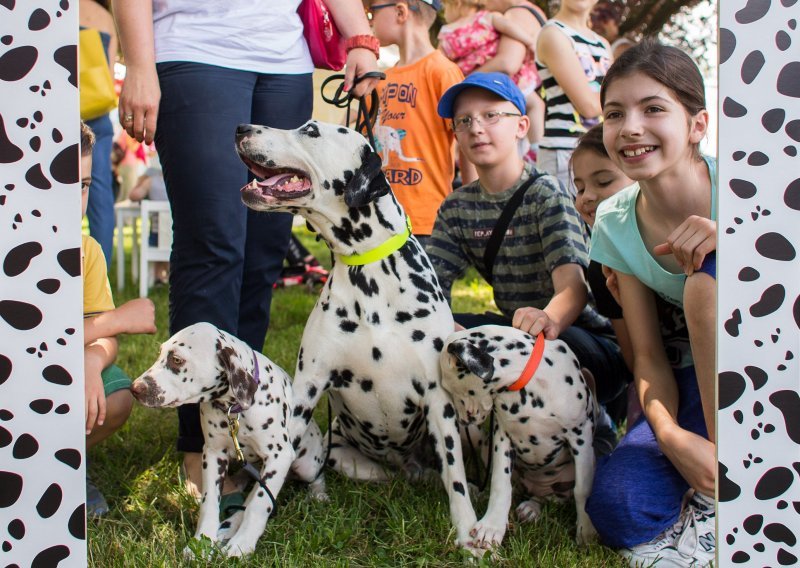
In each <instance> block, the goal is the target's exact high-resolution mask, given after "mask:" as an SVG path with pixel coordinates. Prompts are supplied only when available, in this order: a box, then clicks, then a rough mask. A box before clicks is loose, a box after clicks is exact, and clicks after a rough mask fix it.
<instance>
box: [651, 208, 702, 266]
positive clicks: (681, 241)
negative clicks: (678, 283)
mask: <svg viewBox="0 0 800 568" xmlns="http://www.w3.org/2000/svg"><path fill="white" fill-rule="evenodd" d="M715 250H717V223H716V221H712V220H711V219H707V218H706V217H700V216H698V215H691V216H690V217H689V218H688V219H686V220H685V221H684V222H683V223H681V224H680V225H679V226H678V228H677V229H675V230H674V231H672V232H671V233H670V234H669V236H668V237H667V242H666V243H662V244H660V245H656V246H655V247H654V248H653V254H656V255H665V254H670V253H671V254H673V255H675V258H676V259H677V261H678V264H679V265H680V266H681V268H682V269H683V271H684V272H685V273H686V275H687V276H691V275H692V274H693V273H694V271H695V270H700V267H701V266H702V265H703V259H705V257H706V255H707V254H708V253H710V252H712V251H715Z"/></svg>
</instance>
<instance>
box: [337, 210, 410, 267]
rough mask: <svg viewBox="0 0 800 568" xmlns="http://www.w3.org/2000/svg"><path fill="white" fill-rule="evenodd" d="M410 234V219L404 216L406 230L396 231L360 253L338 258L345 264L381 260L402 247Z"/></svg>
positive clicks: (357, 264) (355, 264)
mask: <svg viewBox="0 0 800 568" xmlns="http://www.w3.org/2000/svg"><path fill="white" fill-rule="evenodd" d="M410 236H411V219H410V218H409V217H408V216H406V230H405V231H403V232H402V233H398V234H396V235H394V236H393V237H389V238H388V239H386V240H385V241H383V242H382V243H381V244H379V245H378V246H376V247H375V248H374V249H372V250H368V251H367V252H362V253H361V254H348V255H340V256H339V257H338V258H339V260H341V261H342V262H344V263H345V264H346V265H347V266H363V265H365V264H371V263H373V262H378V261H379V260H383V259H384V258H386V257H387V256H389V255H390V254H392V253H394V252H397V251H398V250H400V248H402V246H403V245H404V244H406V242H408V238H409V237H410Z"/></svg>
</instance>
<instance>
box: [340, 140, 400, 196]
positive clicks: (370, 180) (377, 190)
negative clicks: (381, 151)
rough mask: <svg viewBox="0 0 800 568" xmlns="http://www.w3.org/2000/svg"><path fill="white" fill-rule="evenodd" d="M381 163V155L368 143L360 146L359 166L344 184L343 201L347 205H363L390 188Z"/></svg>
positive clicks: (384, 193)
mask: <svg viewBox="0 0 800 568" xmlns="http://www.w3.org/2000/svg"><path fill="white" fill-rule="evenodd" d="M381 165H382V162H381V157H380V156H379V155H378V154H377V153H376V152H375V151H373V150H372V148H371V147H370V146H369V144H364V146H363V147H362V148H361V166H360V167H359V168H358V169H357V170H356V171H355V173H354V174H353V177H352V178H350V181H349V182H347V185H345V186H344V202H345V203H347V206H348V207H363V206H364V205H366V204H367V203H371V202H373V201H375V200H376V199H378V198H379V197H381V196H382V195H386V194H387V193H389V192H390V191H391V190H392V188H391V187H389V182H388V181H386V176H385V175H384V174H383V170H381Z"/></svg>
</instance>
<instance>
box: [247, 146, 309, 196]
mask: <svg viewBox="0 0 800 568" xmlns="http://www.w3.org/2000/svg"><path fill="white" fill-rule="evenodd" d="M242 160H243V161H244V163H245V164H246V165H247V167H248V169H249V170H250V171H251V172H253V173H254V174H255V176H256V179H254V180H253V181H251V182H250V183H248V184H247V185H246V186H244V187H243V188H242V193H249V194H253V195H254V196H257V197H273V198H275V199H280V200H285V199H297V198H298V197H303V196H304V195H308V194H309V193H310V192H311V180H310V179H309V177H308V175H306V173H305V172H302V171H300V170H293V169H291V168H277V169H270V168H265V167H263V166H260V165H258V164H256V163H255V162H253V161H251V160H248V159H247V158H245V157H244V156H242Z"/></svg>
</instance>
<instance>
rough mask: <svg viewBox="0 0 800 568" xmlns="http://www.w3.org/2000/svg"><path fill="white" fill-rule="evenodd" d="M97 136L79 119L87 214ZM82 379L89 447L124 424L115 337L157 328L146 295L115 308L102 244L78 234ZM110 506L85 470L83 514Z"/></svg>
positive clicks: (127, 403) (126, 393) (126, 392)
mask: <svg viewBox="0 0 800 568" xmlns="http://www.w3.org/2000/svg"><path fill="white" fill-rule="evenodd" d="M94 143H95V137H94V133H93V132H92V130H91V128H89V127H88V126H87V125H86V124H85V123H83V122H81V211H82V214H83V215H86V207H87V205H88V201H89V186H90V185H91V183H92V174H91V172H92V149H93V148H94ZM81 261H82V262H81V268H82V276H83V318H84V319H83V342H84V354H83V361H84V374H85V377H84V383H85V387H84V388H85V391H86V449H87V450H90V449H91V448H93V447H94V446H95V445H97V444H99V443H100V442H102V441H103V440H105V439H106V438H108V437H109V436H110V435H111V434H113V433H114V432H115V431H117V430H118V429H119V428H121V427H122V425H123V424H125V421H126V420H127V419H128V415H129V414H130V412H131V406H132V404H133V398H132V397H131V393H130V386H131V381H130V379H129V378H128V376H127V375H126V374H125V373H124V372H123V371H122V369H120V368H119V367H117V366H116V365H114V360H115V359H116V358H117V338H116V336H117V335H119V334H121V333H155V332H156V325H155V308H154V306H153V302H151V301H150V300H148V299H147V298H137V299H135V300H131V301H129V302H126V303H125V304H123V305H121V306H120V307H118V308H114V300H113V298H112V297H111V286H109V283H108V276H107V275H106V273H107V270H106V260H105V257H104V256H103V252H102V250H101V249H100V245H99V244H98V243H97V241H96V240H94V239H93V238H92V237H90V236H88V235H82V240H81ZM107 512H108V503H106V500H105V497H103V494H102V493H101V492H100V490H99V489H98V488H97V486H96V485H95V484H94V483H93V482H92V480H91V479H89V477H88V476H87V478H86V514H87V516H89V517H99V516H102V515H104V514H106V513H107Z"/></svg>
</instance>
